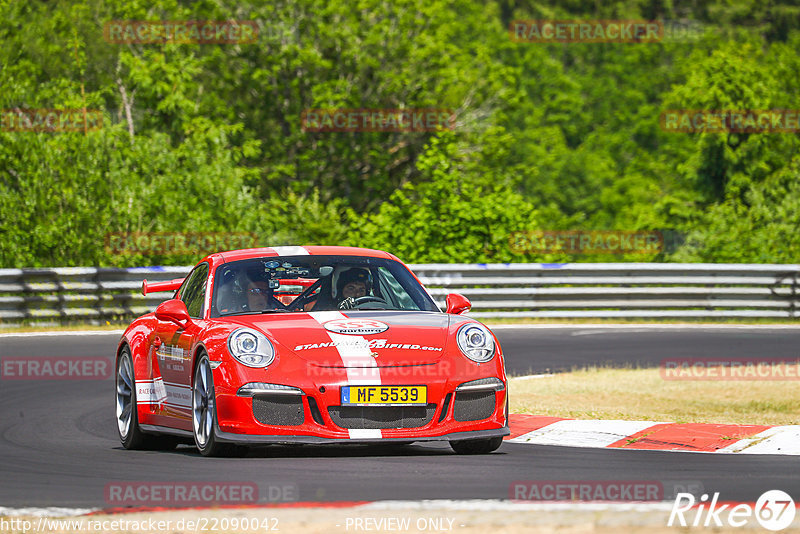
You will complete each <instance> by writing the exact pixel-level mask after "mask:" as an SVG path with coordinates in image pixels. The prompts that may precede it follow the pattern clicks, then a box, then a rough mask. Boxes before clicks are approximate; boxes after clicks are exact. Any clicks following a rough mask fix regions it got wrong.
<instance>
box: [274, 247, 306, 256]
mask: <svg viewBox="0 0 800 534" xmlns="http://www.w3.org/2000/svg"><path fill="white" fill-rule="evenodd" d="M270 248H271V249H272V250H274V251H275V252H277V253H278V256H308V251H307V250H306V249H304V248H303V247H270Z"/></svg>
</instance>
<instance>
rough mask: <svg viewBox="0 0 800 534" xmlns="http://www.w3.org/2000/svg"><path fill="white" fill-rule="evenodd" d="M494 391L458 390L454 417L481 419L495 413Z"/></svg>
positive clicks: (459, 418) (457, 418)
mask: <svg viewBox="0 0 800 534" xmlns="http://www.w3.org/2000/svg"><path fill="white" fill-rule="evenodd" d="M495 403H496V400H495V392H494V391H474V392H469V391H458V392H456V401H455V405H454V406H453V419H455V420H456V421H480V420H481V419H488V418H489V417H491V416H492V413H494V407H495Z"/></svg>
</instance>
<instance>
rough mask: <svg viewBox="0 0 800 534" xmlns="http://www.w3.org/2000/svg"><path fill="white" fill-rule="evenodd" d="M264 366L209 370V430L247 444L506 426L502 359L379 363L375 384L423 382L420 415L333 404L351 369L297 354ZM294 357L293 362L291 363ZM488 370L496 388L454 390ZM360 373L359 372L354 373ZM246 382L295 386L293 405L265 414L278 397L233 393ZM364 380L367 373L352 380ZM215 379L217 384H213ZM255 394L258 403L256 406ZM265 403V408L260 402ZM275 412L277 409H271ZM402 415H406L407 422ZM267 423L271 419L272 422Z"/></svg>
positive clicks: (364, 439)
mask: <svg viewBox="0 0 800 534" xmlns="http://www.w3.org/2000/svg"><path fill="white" fill-rule="evenodd" d="M281 363H282V365H280V366H274V367H273V366H270V368H268V369H267V370H254V369H249V368H244V367H243V366H241V365H238V364H235V363H233V362H230V361H226V362H224V363H222V365H220V366H219V368H217V369H216V370H215V371H214V382H215V389H216V395H215V397H216V411H217V424H218V428H217V437H218V439H219V440H220V441H225V442H235V443H250V444H269V443H375V442H376V441H383V442H390V441H406V442H408V441H434V440H440V441H442V440H443V441H458V440H467V439H483V438H493V437H502V436H506V435H508V434H509V433H510V431H509V429H508V421H507V413H506V405H507V393H508V391H507V387H506V379H505V373H504V369H503V364H502V359H501V358H495V359H494V360H493V361H492V362H489V363H486V364H475V363H474V362H471V361H469V360H467V359H466V358H463V357H460V358H457V359H454V361H450V362H449V363H448V362H447V361H445V362H439V363H435V364H427V365H416V366H415V365H411V366H404V367H403V368H402V369H399V368H384V369H381V372H380V381H379V382H378V383H379V384H380V385H384V386H389V385H398V386H402V385H406V386H408V385H425V386H426V388H427V401H428V403H429V404H428V405H427V406H426V407H425V408H420V409H419V410H420V411H424V410H427V411H426V412H425V415H424V417H423V416H422V414H420V413H419V411H418V412H416V414H414V415H409V414H408V411H406V412H405V414H399V411H400V410H402V409H401V408H395V407H380V408H377V409H374V408H372V407H368V408H365V409H364V413H363V416H362V414H354V413H353V412H355V411H357V410H352V409H351V410H350V412H349V413H345V412H347V409H346V408H344V407H342V406H341V395H340V392H341V388H342V386H346V385H353V384H354V382H353V379H354V376H353V373H354V371H353V369H345V368H343V367H328V368H317V369H314V368H311V367H309V366H308V364H306V363H304V362H295V361H288V362H287V361H286V360H284V362H281ZM294 364H297V365H298V368H292V367H293V365H294ZM487 377H493V378H496V379H497V380H498V381H499V382H500V383H502V389H499V390H496V391H493V392H491V396H489V395H488V394H487V395H486V396H485V397H484V398H483V399H482V400H480V399H477V397H476V395H475V393H474V392H472V391H463V390H458V391H457V389H458V388H459V386H462V385H463V384H464V383H466V382H471V381H474V380H478V379H486V378H487ZM357 378H361V377H357ZM252 382H261V383H269V384H282V385H286V386H290V387H293V388H297V389H298V390H300V391H301V392H302V393H301V394H299V395H297V396H295V397H294V398H293V400H292V401H290V402H289V404H292V403H293V404H292V406H293V408H292V409H293V410H294V411H286V412H283V415H280V416H276V417H275V418H274V419H275V420H274V421H271V420H270V416H271V412H269V410H270V409H271V408H269V407H270V406H272V407H274V408H275V409H276V410H277V411H281V410H283V409H284V407H283V406H282V403H283V400H281V401H280V402H276V403H274V404H271V403H270V401H272V399H273V398H275V399H278V398H280V399H286V397H285V396H281V395H276V396H275V397H271V396H270V395H266V396H264V397H262V398H261V399H258V398H256V397H243V396H240V395H239V394H237V392H238V390H239V388H241V386H242V385H244V384H247V383H252ZM356 383H360V384H364V385H368V384H369V381H368V380H363V379H362V380H361V381H360V382H356ZM217 385H219V386H221V387H219V386H217ZM258 401H264V402H261V403H260V406H258V407H257V406H256V405H255V403H257V402H258ZM265 407H266V408H265ZM276 413H277V412H276ZM409 420H414V421H413V422H409ZM273 423H274V424H273Z"/></svg>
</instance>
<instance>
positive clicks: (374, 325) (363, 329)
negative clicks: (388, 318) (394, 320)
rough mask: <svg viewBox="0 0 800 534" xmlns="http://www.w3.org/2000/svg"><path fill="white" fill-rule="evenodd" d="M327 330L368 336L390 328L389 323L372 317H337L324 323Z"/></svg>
mask: <svg viewBox="0 0 800 534" xmlns="http://www.w3.org/2000/svg"><path fill="white" fill-rule="evenodd" d="M322 326H323V327H325V330H327V331H329V332H335V333H337V334H348V335H353V336H366V335H370V334H380V333H381V332H386V331H387V330H389V325H388V324H386V323H382V322H380V321H374V320H372V319H335V320H333V321H328V322H326V323H324V324H323V325H322Z"/></svg>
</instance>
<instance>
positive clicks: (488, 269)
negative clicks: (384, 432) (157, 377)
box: [0, 263, 800, 324]
mask: <svg viewBox="0 0 800 534" xmlns="http://www.w3.org/2000/svg"><path fill="white" fill-rule="evenodd" d="M410 267H411V269H412V270H413V271H414V272H415V273H416V274H417V276H418V277H419V279H420V280H421V281H422V283H423V284H425V286H426V287H427V288H428V291H429V292H430V294H431V295H432V296H433V297H434V299H435V300H436V301H437V302H439V303H440V305H443V304H444V297H445V295H446V294H447V293H450V292H453V291H455V292H459V293H462V294H463V295H465V296H466V297H467V298H469V299H470V300H471V301H472V305H473V308H472V309H473V311H472V312H471V315H473V316H475V317H484V318H492V317H537V318H542V317H551V318H574V317H583V318H604V317H608V318H622V317H632V318H640V317H641V318H649V317H653V318H655V317H676V318H693V317H700V318H704V317H708V318H720V317H766V318H795V317H798V316H800V315H799V314H798V307H800V291H798V278H800V265H776V264H771V265H764V264H755V265H749V264H719V263H716V264H709V263H567V264H540V263H517V264H515V263H509V264H418V265H411V266H410ZM189 269H190V267H143V268H132V269H110V268H83V267H79V268H55V269H0V322H1V323H4V324H8V323H12V324H13V323H15V322H19V321H22V320H34V321H35V320H40V321H50V322H51V323H52V322H59V321H60V322H65V321H76V320H83V321H89V322H101V321H107V320H120V319H127V318H131V317H134V316H137V315H141V314H143V313H147V312H149V311H151V310H153V309H154V308H155V307H156V306H157V305H158V303H159V302H161V301H163V300H164V299H165V298H168V294H166V293H156V294H150V295H148V296H142V294H141V293H140V288H141V283H142V279H144V278H147V279H148V280H151V281H160V280H170V279H172V278H179V277H181V276H185V275H186V274H187V273H188V272H189Z"/></svg>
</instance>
